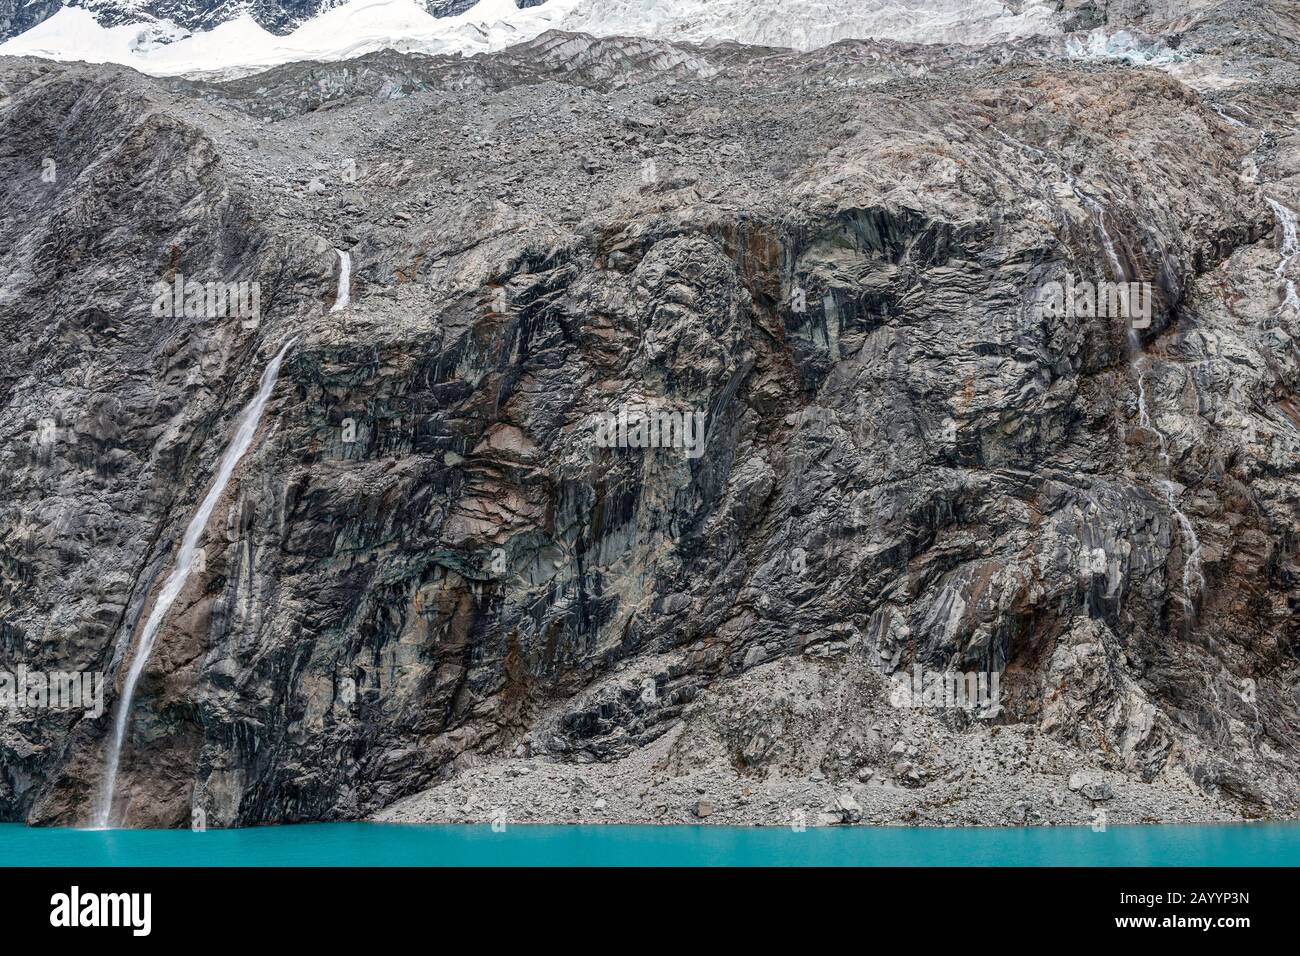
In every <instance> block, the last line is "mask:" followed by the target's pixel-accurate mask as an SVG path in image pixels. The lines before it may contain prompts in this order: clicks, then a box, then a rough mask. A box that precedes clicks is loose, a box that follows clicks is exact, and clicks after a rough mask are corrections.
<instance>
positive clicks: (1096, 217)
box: [1069, 176, 1124, 282]
mask: <svg viewBox="0 0 1300 956" xmlns="http://www.w3.org/2000/svg"><path fill="white" fill-rule="evenodd" d="M1069 181H1070V188H1071V189H1072V190H1074V195H1075V197H1076V198H1078V200H1079V202H1081V203H1083V207H1084V208H1085V209H1087V210H1088V212H1089V213H1090V214H1091V215H1092V218H1093V221H1095V222H1096V223H1097V232H1098V233H1100V235H1101V245H1102V248H1103V249H1105V250H1106V258H1107V259H1109V260H1110V267H1111V269H1113V270H1114V271H1115V281H1116V282H1123V281H1124V266H1123V265H1122V264H1121V263H1120V261H1119V253H1117V252H1116V251H1115V243H1114V241H1113V240H1112V239H1111V238H1110V230H1109V229H1107V228H1106V210H1105V209H1104V208H1103V207H1102V205H1101V203H1099V202H1097V200H1095V199H1093V198H1092V197H1091V196H1089V195H1087V194H1086V193H1085V192H1084V191H1083V190H1082V189H1080V188H1079V181H1078V180H1077V179H1075V178H1074V177H1073V176H1070V177H1069Z"/></svg>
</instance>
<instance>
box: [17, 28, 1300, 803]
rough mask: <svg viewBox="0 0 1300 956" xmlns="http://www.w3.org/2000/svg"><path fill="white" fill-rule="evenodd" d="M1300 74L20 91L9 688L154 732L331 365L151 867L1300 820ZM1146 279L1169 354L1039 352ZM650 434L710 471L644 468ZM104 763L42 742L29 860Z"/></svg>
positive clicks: (237, 600)
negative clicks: (931, 677)
mask: <svg viewBox="0 0 1300 956" xmlns="http://www.w3.org/2000/svg"><path fill="white" fill-rule="evenodd" d="M1254 7H1256V8H1258V9H1255V11H1254V12H1255V14H1256V15H1258V16H1260V17H1267V18H1272V19H1270V20H1268V22H1272V23H1283V24H1290V21H1289V20H1287V19H1286V18H1287V16H1288V15H1287V14H1286V13H1285V10H1284V9H1282V8H1281V6H1280V5H1279V8H1278V9H1276V10H1275V9H1273V8H1271V7H1270V8H1264V7H1263V6H1262V5H1258V4H1256V5H1254ZM1261 22H1262V21H1261ZM1291 26H1293V24H1290V25H1289V26H1288V27H1287V28H1288V29H1290V27H1291ZM1240 29H1241V30H1244V31H1246V32H1248V33H1249V29H1248V27H1247V26H1245V25H1241V26H1240ZM1295 36H1296V33H1295V32H1294V31H1292V32H1291V33H1290V34H1289V35H1288V36H1286V37H1285V38H1283V39H1278V38H1277V37H1276V36H1275V35H1273V34H1270V33H1254V34H1250V45H1251V48H1250V52H1248V53H1242V54H1240V55H1234V54H1233V47H1230V46H1229V44H1233V45H1235V44H1236V43H1237V41H1236V40H1235V39H1231V38H1229V39H1222V40H1221V41H1216V40H1215V34H1214V33H1213V31H1202V32H1201V34H1199V35H1198V40H1197V42H1198V44H1199V47H1198V52H1195V53H1185V54H1182V55H1181V59H1179V60H1178V61H1176V62H1175V63H1173V65H1172V66H1168V67H1167V68H1166V69H1164V70H1158V69H1154V68H1141V67H1137V66H1132V65H1130V64H1129V63H1126V62H1119V61H1100V62H1093V61H1087V60H1079V59H1073V60H1072V59H1068V58H1067V57H1066V56H1064V55H1063V54H1062V52H1061V49H1060V48H1059V47H1053V46H1049V45H1046V44H1018V45H1015V46H995V47H986V48H980V49H974V50H973V49H965V48H956V49H939V48H927V47H907V46H900V45H897V44H886V43H872V42H846V43H841V44H837V45H835V46H833V47H829V48H827V49H825V50H821V51H817V52H814V53H805V54H795V53H783V52H775V51H770V50H763V49H759V48H745V47H735V46H722V47H717V48H712V49H701V48H696V47H688V46H676V45H672V44H668V43H661V42H655V41H648V40H642V41H625V40H599V41H598V40H593V39H591V38H589V37H583V36H574V35H564V34H548V35H546V36H544V37H542V38H541V39H539V40H538V41H536V42H535V43H533V44H529V45H526V46H524V47H517V48H515V49H513V50H511V51H507V52H506V53H504V54H501V55H498V56H491V57H478V58H474V59H473V60H461V59H453V58H446V59H443V58H428V57H403V56H399V55H396V54H383V55H378V56H372V57H367V58H364V59H362V60H358V61H351V62H347V63H340V64H329V65H320V64H297V65H294V66H290V67H284V68H280V69H277V70H274V71H270V72H268V73H264V74H260V75H258V76H254V77H248V78H245V79H242V80H239V81H236V82H232V83H226V84H207V83H191V82H186V81H178V80H170V81H164V80H149V79H147V78H144V77H141V76H139V75H137V74H134V73H132V72H131V71H129V70H125V69H119V68H111V67H87V66H81V65H73V66H53V65H50V64H47V63H40V62H37V61H26V60H10V61H0V138H3V141H4V142H5V143H6V144H9V145H8V148H7V150H6V153H5V155H4V156H3V157H0V164H3V172H4V175H3V177H0V189H3V190H4V197H3V198H4V203H5V208H6V210H7V212H6V216H5V217H4V219H3V221H2V224H0V230H3V235H2V238H3V243H2V244H0V249H3V250H4V252H3V253H2V255H3V262H2V263H0V274H3V276H4V277H5V278H4V283H3V287H2V288H0V323H3V329H4V332H5V334H4V336H3V338H2V339H0V349H2V350H3V352H4V358H5V361H4V362H3V363H2V364H0V369H3V370H4V371H3V372H0V396H2V398H3V401H2V410H0V485H2V486H3V496H2V497H0V664H3V666H4V667H6V668H8V669H10V670H12V669H13V668H15V667H16V666H17V665H18V664H19V663H23V664H24V665H25V666H27V667H28V668H31V669H40V670H44V671H54V670H88V671H96V670H100V671H107V672H108V673H110V675H113V677H114V679H115V683H114V684H113V686H114V688H120V686H121V676H122V673H123V672H124V666H123V664H124V662H125V661H127V660H129V658H130V655H131V654H132V653H133V648H134V639H135V636H136V634H137V632H138V629H139V627H140V625H141V623H142V621H143V619H144V617H145V616H146V615H147V613H148V610H149V608H150V606H151V602H152V601H153V600H155V599H156V592H157V589H158V586H159V585H160V583H161V581H162V579H163V577H164V576H165V575H166V573H167V571H168V570H169V568H170V566H171V562H172V560H173V558H174V555H175V552H176V547H177V544H178V542H179V539H180V536H181V534H182V533H183V531H184V529H185V527H186V525H187V523H188V522H189V520H190V517H191V515H192V513H193V511H194V509H195V506H196V504H197V502H198V501H199V500H200V499H201V498H202V497H203V495H204V494H205V493H206V491H207V489H208V487H209V485H210V483H211V481H212V477H213V474H214V469H215V463H216V461H217V459H218V458H219V457H220V455H221V454H222V451H223V449H224V448H225V446H226V444H227V443H228V442H229V441H230V438H231V434H232V431H233V424H234V421H235V418H236V416H237V414H238V412H239V410H240V408H241V407H242V406H243V405H244V404H245V403H246V402H247V401H248V399H249V397H250V396H251V395H252V393H253V392H254V391H255V389H256V388H257V384H258V379H259V376H260V374H261V370H262V368H263V366H264V365H265V363H266V362H267V361H268V359H269V358H270V356H271V355H273V354H274V353H275V352H276V351H277V350H278V349H279V347H280V346H281V345H282V344H283V343H284V342H285V341H287V340H288V339H289V338H290V337H293V336H298V341H297V342H296V344H295V345H294V346H293V347H292V348H291V349H290V351H289V354H288V357H287V358H286V360H285V363H284V366H283V369H282V371H281V373H280V378H279V381H278V383H277V385H276V388H275V391H274V394H273V396H272V399H271V402H270V405H269V406H268V409H267V412H266V414H265V417H264V418H263V420H262V424H261V427H260V429H259V433H258V437H257V440H256V442H255V443H254V445H253V447H252V449H251V450H250V452H249V453H248V454H247V456H246V457H245V458H244V459H243V460H242V462H241V463H240V465H239V467H238V470H237V471H236V473H235V476H234V479H233V480H232V481H231V483H230V485H229V487H228V489H227V491H226V493H225V494H224V495H223V497H222V499H221V501H220V502H219V503H218V505H217V508H216V511H215V513H214V516H213V519H212V521H211V522H210V524H209V525H208V531H207V535H206V539H205V541H204V555H205V559H204V562H203V565H202V566H201V567H200V568H198V569H196V571H195V573H194V574H193V575H192V576H191V578H190V580H189V583H188V585H187V587H186V590H185V591H184V592H183V593H182V595H181V597H180V600H178V601H177V603H176V605H175V607H174V609H173V611H172V612H171V614H170V615H169V617H168V619H167V620H166V621H165V623H164V625H163V628H162V630H161V631H160V633H159V636H158V641H157V645H156V647H155V648H154V650H153V653H152V655H151V656H150V658H149V661H148V665H147V667H146V670H145V675H144V679H143V680H142V682H141V685H140V689H139V691H138V693H137V695H136V698H135V700H134V702H133V707H132V723H131V730H130V733H129V735H128V741H127V747H126V750H125V752H124V754H123V760H122V768H121V776H120V779H119V788H118V793H119V794H120V798H119V803H118V816H119V817H120V818H121V819H124V820H126V821H128V822H129V823H130V824H132V825H137V826H144V825H151V826H178V825H188V823H189V822H190V820H191V817H192V814H193V812H194V810H195V809H200V810H202V811H203V813H204V815H205V817H206V820H207V822H208V823H209V825H235V824H248V823H259V822H271V821H293V820H313V819H346V818H358V817H364V816H367V815H371V814H374V813H377V812H380V811H381V810H384V808H386V807H388V808H389V809H388V810H386V811H385V812H384V815H385V817H386V818H388V819H404V820H417V819H418V820H434V819H461V820H473V819H487V818H491V817H493V816H494V815H498V814H499V815H502V816H504V817H506V818H508V819H520V820H528V819H533V820H539V819H555V820H571V819H619V820H630V819H647V820H662V821H674V820H681V819H687V818H691V819H696V818H700V817H707V818H709V819H711V820H714V821H724V822H727V821H730V822H748V821H760V822H769V823H785V822H788V821H789V820H790V819H791V818H792V817H795V818H797V817H798V815H799V814H804V813H806V814H809V815H811V819H810V822H814V821H820V822H838V821H857V820H867V821H886V820H888V821H895V820H904V821H913V822H932V823H954V822H972V823H998V822H1024V821H1029V822H1078V821H1087V820H1089V819H1093V820H1094V821H1095V814H1096V812H1097V809H1098V808H1103V809H1107V810H1108V812H1109V813H1110V815H1111V816H1110V819H1111V820H1112V821H1114V822H1118V821H1123V820H1135V821H1138V820H1150V819H1162V820H1172V819H1233V818H1240V817H1254V816H1289V815H1293V814H1294V813H1295V811H1296V809H1297V797H1296V794H1297V787H1296V784H1297V770H1298V768H1300V700H1298V698H1297V694H1298V689H1300V685H1298V683H1297V681H1298V679H1300V675H1298V672H1297V664H1296V640H1297V633H1298V630H1297V623H1298V618H1297V615H1298V614H1300V565H1298V562H1297V556H1296V542H1297V533H1298V532H1300V513H1298V511H1297V509H1298V507H1300V505H1298V504H1297V502H1298V499H1297V491H1298V490H1300V477H1298V476H1297V451H1298V450H1300V431H1298V430H1297V429H1298V426H1300V407H1298V406H1297V397H1296V392H1297V384H1298V380H1297V376H1298V375H1300V369H1298V367H1297V357H1298V356H1297V351H1296V348H1295V345H1294V341H1295V336H1296V334H1297V332H1298V331H1300V330H1298V329H1297V322H1300V314H1298V313H1297V309H1296V302H1295V299H1294V285H1293V282H1294V279H1295V268H1296V266H1297V263H1296V261H1295V252H1296V246H1295V236H1294V231H1291V232H1289V233H1288V229H1291V230H1294V220H1293V219H1288V215H1289V214H1290V210H1293V209H1296V208H1297V207H1300V179H1298V178H1297V171H1300V135H1297V133H1296V131H1295V111H1296V109H1297V107H1298V106H1300V103H1298V102H1297V89H1298V88H1300V87H1298V86H1297V82H1298V80H1300V70H1297V67H1296V65H1295V64H1294V62H1293V60H1292V57H1291V51H1292V50H1293V49H1294V40H1295ZM1167 39H1168V38H1167ZM1216 42H1217V43H1219V45H1218V46H1216V45H1215V44H1216ZM1207 77H1210V78H1212V80H1213V81H1212V82H1211V81H1210V80H1207V79H1206V78H1207ZM1184 81H1186V82H1184ZM47 160H50V161H52V162H53V166H52V167H51V166H50V164H49V163H47V162H46V161H47ZM51 168H52V169H53V171H54V175H53V176H52V177H51V176H49V175H43V173H45V172H46V171H47V170H49V169H51ZM1270 201H1271V202H1270ZM1288 223H1289V225H1288ZM1288 237H1289V238H1288ZM336 249H342V250H345V251H347V252H348V253H349V254H350V261H351V276H350V281H349V283H348V291H349V303H348V305H347V307H345V308H339V309H337V310H335V309H334V308H333V307H334V306H335V305H336V304H337V300H338V286H339V262H340V260H339V256H338V255H337V253H336V252H335V250H336ZM177 276H180V277H181V279H182V281H184V280H191V279H192V280H195V281H198V282H215V281H223V282H240V281H247V282H257V283H258V285H259V288H260V315H259V317H258V319H257V321H256V322H252V321H248V320H242V319H241V318H239V317H235V318H231V317H228V316H217V315H209V314H201V313H202V310H197V311H198V313H199V314H191V315H189V316H185V315H181V316H179V317H166V316H162V317H160V316H158V315H156V314H154V313H155V312H156V311H157V310H156V309H155V308H154V303H155V299H156V292H155V290H154V285H155V283H158V282H164V283H174V282H175V280H176V278H177ZM1100 281H1125V282H1128V281H1132V282H1144V283H1148V284H1149V286H1150V289H1151V291H1152V308H1151V311H1150V322H1149V325H1147V324H1143V323H1142V322H1136V323H1135V322H1133V321H1132V320H1131V319H1130V318H1128V317H1116V316H1110V315H1096V314H1088V311H1087V310H1085V309H1066V310H1046V311H1044V310H1043V309H1041V308H1039V307H1037V303H1038V299H1039V295H1040V290H1042V289H1043V288H1044V286H1046V285H1047V284H1049V283H1052V282H1059V283H1068V282H1074V283H1083V282H1093V283H1095V282H1100ZM1288 295H1289V296H1290V299H1289V300H1288ZM182 311H184V310H182ZM1093 311H1094V312H1095V311H1096V310H1093ZM646 410H650V411H655V412H660V413H668V412H672V413H677V414H678V415H679V416H683V415H685V416H694V415H698V416H703V422H704V430H703V432H702V434H701V442H700V444H699V445H698V446H690V447H681V446H682V445H689V444H690V443H689V442H685V441H678V442H677V443H676V444H674V443H673V442H671V441H670V442H668V444H669V445H670V446H671V447H658V448H656V447H651V448H627V447H607V446H609V445H610V444H611V442H609V441H606V440H604V439H605V438H607V437H608V436H607V435H605V434H604V433H603V431H602V429H604V428H605V426H606V424H607V421H606V420H605V419H603V418H602V416H603V415H612V416H613V417H614V420H615V421H618V419H619V416H620V415H622V417H623V419H624V420H626V419H627V418H628V417H629V416H630V418H631V419H632V422H633V425H635V422H636V421H637V419H638V417H639V416H644V414H645V412H646ZM675 421H678V422H683V421H684V420H683V419H682V418H680V417H679V418H678V419H675ZM677 434H678V436H679V438H680V435H681V433H680V432H678V433H677ZM688 434H689V433H688ZM613 444H615V445H617V442H615V443H613ZM915 667H920V668H923V669H926V670H930V671H932V672H933V671H945V670H956V671H963V672H964V671H971V672H980V673H985V674H996V675H999V677H1000V688H1001V689H1000V696H999V698H998V700H997V701H996V703H995V705H994V706H993V707H990V708H985V709H983V710H982V711H980V712H973V711H968V710H962V709H953V708H948V709H943V708H938V709H936V708H932V707H916V708H913V707H906V706H896V705H897V704H898V703H899V701H898V700H897V699H894V700H893V702H892V703H891V684H890V678H891V677H893V676H895V675H898V674H899V673H910V672H911V670H912V669H913V668H915ZM115 694H116V691H115V690H114V691H113V692H112V693H110V704H111V702H112V699H113V697H114V696H115ZM109 721H110V714H109V713H108V712H105V713H104V714H103V715H101V716H99V717H94V716H86V715H83V714H82V713H81V712H80V711H56V710H50V709H37V710H32V709H30V708H28V709H24V708H18V709H16V710H11V711H8V712H3V711H0V816H2V817H3V818H5V819H20V820H27V821H30V822H33V823H77V822H85V820H86V819H87V818H88V815H89V812H90V807H91V806H92V804H93V802H94V795H95V793H96V791H97V789H98V787H99V783H100V778H101V776H102V773H103V769H104V762H105V754H104V746H105V738H106V736H107V734H108V729H109Z"/></svg>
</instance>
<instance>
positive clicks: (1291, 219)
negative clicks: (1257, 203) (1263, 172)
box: [1265, 197, 1300, 315]
mask: <svg viewBox="0 0 1300 956" xmlns="http://www.w3.org/2000/svg"><path fill="white" fill-rule="evenodd" d="M1265 199H1266V201H1267V202H1268V204H1269V205H1270V206H1272V207H1273V214H1274V215H1275V216H1277V221H1278V225H1280V226H1281V227H1282V261H1281V262H1279V263H1278V264H1277V269H1276V270H1275V274H1276V275H1277V281H1278V282H1279V283H1281V284H1282V288H1283V297H1282V305H1281V306H1279V307H1278V310H1277V312H1278V315H1281V314H1282V310H1283V309H1287V308H1291V309H1294V310H1296V311H1300V296H1297V295H1296V289H1295V280H1294V279H1291V278H1288V277H1287V274H1286V271H1287V269H1288V268H1289V267H1290V265H1291V263H1292V262H1293V261H1295V258H1296V256H1300V237H1298V236H1297V229H1296V213H1295V210H1294V209H1289V208H1287V207H1286V206H1284V205H1282V204H1281V203H1280V202H1277V201H1276V200H1273V199H1268V198H1267V197H1265Z"/></svg>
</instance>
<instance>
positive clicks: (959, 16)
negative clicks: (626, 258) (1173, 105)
mask: <svg viewBox="0 0 1300 956" xmlns="http://www.w3.org/2000/svg"><path fill="white" fill-rule="evenodd" d="M1018 6H1019V7H1020V9H1019V12H1016V11H1015V10H1013V9H1012V7H1011V6H1010V5H1009V4H1007V3H1003V2H1001V0H546V2H545V3H543V4H541V5H540V6H535V7H528V8H526V9H523V10H520V9H518V8H517V7H516V6H515V4H514V0H479V3H478V4H476V5H475V6H473V7H471V8H470V9H469V10H467V11H465V12H464V13H462V14H460V15H458V16H454V17H443V18H438V17H433V16H431V15H430V14H429V13H428V11H426V10H425V9H424V8H423V7H422V6H420V5H419V4H417V3H416V2H414V0H349V2H347V3H343V4H341V5H340V6H336V7H332V8H331V9H328V10H326V11H324V12H323V13H321V14H320V15H319V16H317V17H315V18H314V19H312V20H310V21H308V22H307V23H304V24H303V25H302V26H301V27H299V28H298V29H297V30H295V31H294V32H293V33H291V34H289V35H288V36H275V35H274V34H272V33H269V32H268V31H266V30H264V29H263V28H262V27H261V26H259V25H258V24H257V22H256V21H255V20H253V18H252V17H251V16H250V15H248V14H247V13H242V14H240V15H239V16H237V17H235V18H234V19H232V20H228V21H226V22H225V23H222V24H221V25H220V26H218V27H216V28H214V29H213V30H210V31H207V32H202V33H194V34H189V33H187V31H185V30H182V29H180V28H178V27H176V26H175V25H174V24H171V23H170V22H168V21H158V22H154V23H148V24H131V25H125V26H116V27H103V26H100V24H99V23H98V22H97V21H96V20H95V17H94V15H93V14H92V13H91V12H90V11H88V10H85V9H82V8H79V7H63V8H62V9H61V10H59V11H58V12H57V13H56V14H54V16H52V17H50V18H49V19H48V20H46V21H44V22H43V23H40V24H38V25H37V26H35V27H33V28H32V29H31V30H28V31H27V32H26V33H24V34H22V35H20V36H17V37H14V38H13V39H11V40H9V41H8V42H6V43H3V44H0V55H6V56H38V57H44V58H47V59H52V60H81V61H85V62H88V63H120V64H124V65H126V66H130V67H133V68H135V69H137V70H139V71H140V72H142V73H148V74H152V75H155V76H173V75H179V74H186V73H199V72H202V73H211V72H222V71H227V72H235V71H238V72H244V73H248V72H255V71H257V70H260V69H267V68H269V67H273V66H278V65H280V64H282V63H290V62H294V61H297V60H313V61H324V62H328V61H333V60H343V59H347V58H350V57H355V56H360V55H362V54H365V53H371V52H374V51H377V50H383V49H393V50H398V51H402V52H418V53H428V54H440V53H441V54H456V53H460V54H465V55H474V54H477V53H487V52H493V51H496V50H501V49H504V48H505V47H508V46H512V45H514V44H516V43H522V42H525V41H527V40H531V39H533V38H534V37H537V36H538V35H540V34H542V33H544V32H546V31H547V30H552V29H555V30H567V31H571V32H579V33H591V34H594V35H597V36H637V37H652V38H662V39H668V40H686V41H692V42H697V43H709V42H718V41H726V40H732V41H736V42H739V43H748V44H760V45H767V46H781V47H793V48H796V49H801V50H807V49H812V48H815V47H819V46H824V45H826V44H829V43H834V42H836V41H838V40H843V39H848V38H864V39H865V38H878V39H890V40H898V41H903V42H917V43H971V44H975V43H988V42H993V41H997V40H1005V39H1011V38H1015V37H1023V36H1031V35H1037V34H1058V33H1060V25H1059V22H1058V20H1057V18H1056V14H1055V13H1053V12H1052V8H1051V5H1050V4H1049V3H1047V2H1046V0H1028V2H1025V3H1023V4H1019V5H1018Z"/></svg>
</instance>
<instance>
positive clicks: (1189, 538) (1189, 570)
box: [1162, 481, 1205, 610]
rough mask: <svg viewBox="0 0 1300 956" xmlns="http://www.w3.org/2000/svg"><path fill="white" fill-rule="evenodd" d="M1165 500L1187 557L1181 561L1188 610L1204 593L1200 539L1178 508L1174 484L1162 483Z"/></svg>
mask: <svg viewBox="0 0 1300 956" xmlns="http://www.w3.org/2000/svg"><path fill="white" fill-rule="evenodd" d="M1162 484H1163V485H1164V489H1165V500H1166V501H1167V502H1168V503H1169V512H1170V513H1171V514H1172V515H1173V516H1174V518H1175V519H1176V520H1177V521H1178V528H1179V530H1180V531H1181V532H1182V535H1183V545H1184V546H1185V547H1186V548H1187V556H1186V557H1185V558H1184V559H1183V603H1184V604H1186V605H1187V607H1188V609H1189V610H1191V609H1193V608H1195V606H1196V602H1197V600H1199V599H1200V597H1201V594H1202V593H1203V592H1204V591H1205V575H1204V574H1202V573H1201V539H1200V538H1198V537H1197V536H1196V529H1195V528H1193V527H1192V522H1191V521H1190V520H1189V519H1188V517H1187V515H1185V514H1183V510H1182V509H1181V508H1179V507H1178V502H1177V501H1176V499H1175V495H1174V483H1173V482H1172V481H1165V482H1162Z"/></svg>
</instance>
